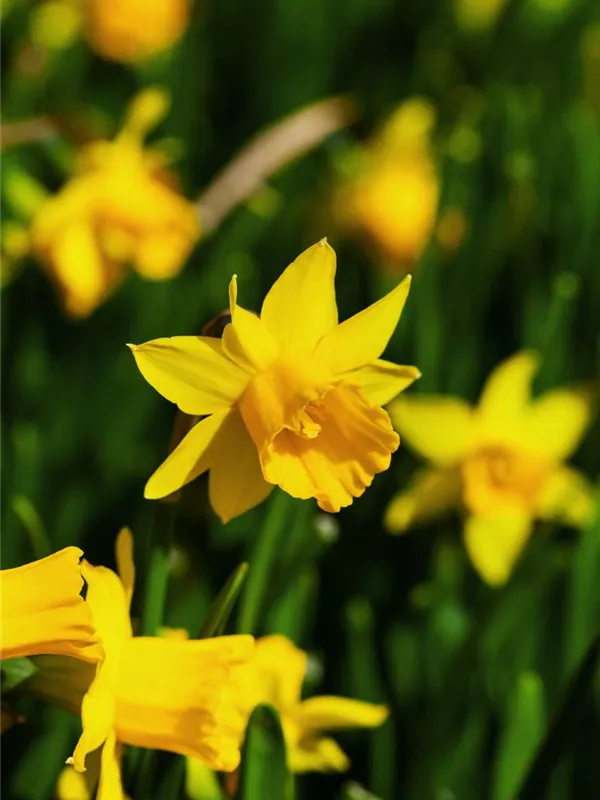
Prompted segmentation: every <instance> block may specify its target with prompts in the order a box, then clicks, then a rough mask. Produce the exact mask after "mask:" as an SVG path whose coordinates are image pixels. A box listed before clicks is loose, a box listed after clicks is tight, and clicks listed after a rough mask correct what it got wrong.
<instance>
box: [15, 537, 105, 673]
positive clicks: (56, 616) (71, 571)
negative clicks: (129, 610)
mask: <svg viewBox="0 0 600 800" xmlns="http://www.w3.org/2000/svg"><path fill="white" fill-rule="evenodd" d="M82 555H83V553H82V551H81V550H80V549H79V548H78V547H66V548H65V549H64V550H59V552H58V553H54V554H53V555H51V556H48V557H47V558H42V559H40V560H39V561H33V562H32V563H31V564H25V565H24V566H22V567H16V568H15V569H4V570H2V572H0V597H1V600H0V608H1V621H2V624H1V626H0V653H1V657H2V658H3V659H5V658H19V657H22V656H34V655H39V654H41V653H48V654H57V655H60V654H63V655H67V656H72V657H73V658H77V659H82V660H83V661H89V662H97V661H100V660H101V659H102V658H103V655H104V652H103V649H102V646H101V644H100V643H99V641H98V637H97V636H96V632H95V629H94V625H93V621H92V615H91V613H90V608H89V606H88V605H87V603H86V602H85V600H84V599H83V597H82V596H81V590H82V589H83V578H82V574H81V566H80V564H79V561H80V559H81V556H82Z"/></svg>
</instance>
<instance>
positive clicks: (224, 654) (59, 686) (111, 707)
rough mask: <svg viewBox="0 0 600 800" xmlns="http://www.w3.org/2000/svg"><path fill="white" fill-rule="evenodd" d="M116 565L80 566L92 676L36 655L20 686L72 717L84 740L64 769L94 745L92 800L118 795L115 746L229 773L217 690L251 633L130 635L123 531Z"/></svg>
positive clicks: (234, 713) (230, 714)
mask: <svg viewBox="0 0 600 800" xmlns="http://www.w3.org/2000/svg"><path fill="white" fill-rule="evenodd" d="M117 564H118V567H119V573H120V577H119V576H118V575H116V574H115V573H114V572H112V570H110V569H105V568H104V567H93V566H91V565H90V564H87V563H86V562H84V563H83V565H82V569H83V573H84V577H85V580H86V582H87V585H88V593H87V603H88V604H89V607H90V609H91V612H92V616H93V619H94V623H95V626H96V629H97V631H98V633H99V635H100V638H101V641H102V643H103V645H104V650H105V653H106V658H105V660H104V662H103V663H102V664H101V665H99V667H98V668H97V670H96V671H95V673H94V671H93V669H92V670H90V669H88V670H85V669H81V668H80V665H78V664H77V663H76V662H74V661H73V660H72V659H66V658H60V659H53V658H50V657H48V658H39V659H38V660H37V666H38V670H37V672H36V673H35V674H34V676H33V677H32V678H31V679H30V680H29V681H28V683H27V684H26V686H25V688H26V689H28V690H29V691H31V692H33V693H35V694H36V695H38V696H40V697H42V698H44V699H46V700H48V701H51V702H54V703H57V704H59V705H61V706H63V707H65V708H67V709H68V710H70V711H73V712H75V713H78V712H79V709H80V710H81V719H82V725H83V733H82V735H81V738H80V739H79V742H78V743H77V746H76V748H75V752H74V754H73V758H72V759H70V760H69V763H71V764H72V765H73V766H74V767H75V769H76V770H77V771H78V772H83V771H84V770H85V768H86V763H85V762H86V756H88V754H90V753H92V752H93V751H96V750H97V749H98V748H100V747H101V748H102V752H101V755H100V782H99V788H98V795H97V797H98V800H118V799H119V798H122V797H123V789H122V785H121V768H120V755H121V745H123V744H130V745H135V746H138V747H147V748H154V749H161V750H169V751H171V752H175V753H180V754H182V755H186V756H193V757H195V758H198V759H200V760H201V761H203V762H204V763H205V764H207V765H209V766H210V767H212V768H213V769H216V770H224V771H230V770H233V769H235V768H236V767H237V766H238V763H239V760H240V751H239V747H240V735H241V734H240V730H241V725H242V722H241V717H240V713H239V711H238V710H237V709H236V708H235V707H234V706H233V705H232V704H231V703H230V702H229V701H228V698H227V695H226V692H227V686H228V682H229V681H230V678H231V673H232V669H233V668H234V667H236V666H238V665H240V664H242V663H243V662H244V661H246V660H247V659H248V657H249V656H250V654H251V652H252V649H253V646H254V640H253V638H252V637H251V636H223V637H218V638H214V639H202V640H185V639H182V638H174V637H170V638H159V637H145V636H140V637H136V636H133V632H132V628H131V622H130V620H129V606H130V602H131V596H132V593H133V582H134V574H135V573H134V564H133V558H132V539H131V534H130V533H129V531H127V530H123V531H121V533H120V534H119V537H118V539H117ZM83 666H84V667H85V666H86V665H83Z"/></svg>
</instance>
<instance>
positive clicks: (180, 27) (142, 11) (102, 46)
mask: <svg viewBox="0 0 600 800" xmlns="http://www.w3.org/2000/svg"><path fill="white" fill-rule="evenodd" d="M191 5H192V4H191V0H87V2H86V3H85V12H86V19H85V31H86V36H87V39H88V41H89V43H90V45H91V46H92V48H93V49H94V50H95V51H96V52H97V53H99V54H100V55H101V56H104V58H110V59H112V60H114V61H121V62H124V63H132V62H136V61H142V60H144V59H147V58H149V57H150V56H153V55H155V54H156V53H160V52H161V51H163V50H168V49H169V48H170V47H172V45H173V44H175V42H176V41H177V40H178V39H179V38H180V36H181V35H182V34H183V32H184V31H185V29H186V28H187V25H188V21H189V17H190V11H191Z"/></svg>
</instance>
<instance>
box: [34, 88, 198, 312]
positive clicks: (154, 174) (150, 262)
mask: <svg viewBox="0 0 600 800" xmlns="http://www.w3.org/2000/svg"><path fill="white" fill-rule="evenodd" d="M167 106H168V103H167V99H166V96H165V95H164V93H163V92H161V91H159V90H157V89H149V90H147V91H145V92H143V93H142V94H140V95H139V96H138V97H137V98H136V100H135V101H134V102H133V103H132V106H131V109H130V111H129V116H128V119H127V122H126V124H125V126H124V128H123V130H122V131H121V133H120V134H119V135H118V136H117V138H116V139H115V140H114V141H112V142H107V141H101V142H95V143H94V144H91V145H89V146H88V147H86V148H85V149H84V150H83V151H82V153H81V158H80V163H79V166H78V168H77V171H76V173H75V175H74V176H73V177H72V178H71V180H70V181H69V182H68V183H67V184H66V185H65V186H64V188H63V189H62V190H61V191H60V192H59V193H58V194H57V195H55V196H53V197H50V198H49V199H48V200H47V201H46V202H45V203H44V204H43V205H42V206H41V208H40V209H39V211H38V213H37V214H36V217H35V219H34V222H33V227H32V242H33V248H34V250H35V252H36V253H37V255H38V256H39V257H40V259H41V260H42V261H43V263H44V264H45V265H46V267H47V269H48V271H49V273H50V275H51V277H52V278H53V279H54V281H55V283H56V284H57V286H58V288H59V291H60V293H61V295H62V298H63V301H64V305H65V308H66V310H67V311H68V312H69V313H70V314H72V315H73V316H76V317H84V316H86V315H88V314H90V313H91V312H92V311H94V309H95V308H96V307H97V306H98V305H99V304H100V303H102V302H103V301H104V300H105V298H106V297H107V296H108V294H109V293H110V292H111V291H112V290H113V289H114V288H115V286H116V285H117V284H118V283H119V282H120V281H121V280H122V278H123V274H124V266H125V265H126V264H128V263H129V264H131V266H132V267H133V268H134V269H135V270H137V272H139V273H140V275H142V276H143V277H145V278H148V279H150V280H164V279H166V278H170V277H172V276H173V275H175V274H176V273H177V272H179V270H180V269H181V267H182V266H183V263H184V262H185V260H186V258H187V256H188V254H189V252H190V250H191V248H192V247H193V246H194V243H195V242H196V239H197V237H198V235H199V224H198V220H197V216H196V212H195V209H194V206H193V204H192V203H190V202H189V201H188V200H186V199H185V198H184V197H182V196H181V195H180V194H178V193H177V192H176V191H175V190H174V188H173V187H172V183H173V177H172V175H170V173H168V172H167V171H166V169H165V156H164V155H163V154H161V152H159V151H158V150H156V149H150V148H144V146H143V139H144V136H145V135H146V133H147V131H148V130H149V129H150V128H152V127H153V126H154V125H155V124H156V123H157V121H158V120H160V119H161V117H162V116H164V114H165V112H166V109H167Z"/></svg>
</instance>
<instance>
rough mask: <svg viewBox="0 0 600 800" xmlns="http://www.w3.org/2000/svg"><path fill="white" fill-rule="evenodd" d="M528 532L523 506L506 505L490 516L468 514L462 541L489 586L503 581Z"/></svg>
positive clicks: (527, 537)
mask: <svg viewBox="0 0 600 800" xmlns="http://www.w3.org/2000/svg"><path fill="white" fill-rule="evenodd" d="M530 533H531V518H530V517H529V515H528V514H527V513H526V512H525V511H524V510H522V509H519V508H505V509H503V510H502V511H499V512H497V513H495V514H494V515H493V516H489V517H476V516H471V517H468V518H467V520H466V523H465V531H464V536H465V544H466V547H467V551H468V553H469V556H470V557H471V561H472V562H473V566H474V567H475V569H476V570H477V572H479V574H480V575H481V577H482V578H483V579H484V580H485V581H486V582H487V583H489V584H490V585H492V586H501V585H502V584H503V583H506V581H507V580H508V578H509V577H510V574H511V572H512V569H513V566H514V564H515V562H516V561H517V559H518V557H519V556H520V554H521V552H522V550H523V548H524V547H525V544H526V543H527V540H528V539H529V535H530Z"/></svg>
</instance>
